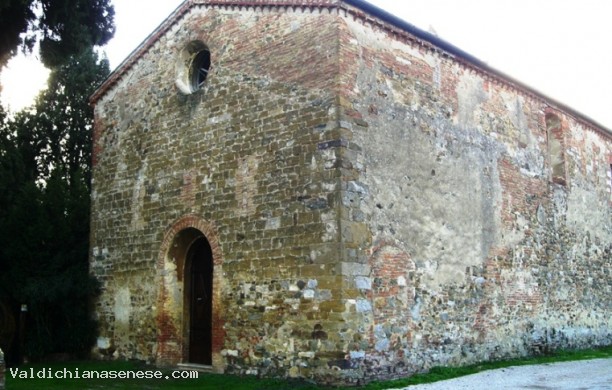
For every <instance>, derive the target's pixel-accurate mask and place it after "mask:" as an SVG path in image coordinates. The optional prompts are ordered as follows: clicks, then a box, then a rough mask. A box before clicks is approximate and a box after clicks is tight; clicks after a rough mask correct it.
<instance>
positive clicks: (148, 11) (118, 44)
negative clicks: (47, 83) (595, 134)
mask: <svg viewBox="0 0 612 390" xmlns="http://www.w3.org/2000/svg"><path fill="white" fill-rule="evenodd" d="M181 2H182V0H113V4H114V5H115V13H116V25H117V33H116V35H115V38H113V40H112V41H111V42H110V43H109V45H108V46H107V47H106V49H105V50H106V53H107V54H108V57H109V60H110V62H111V67H113V68H114V67H116V66H117V65H118V64H120V63H121V61H123V59H124V58H125V57H126V56H127V55H129V54H130V53H131V51H132V50H134V49H135V48H136V47H137V46H138V45H139V44H140V43H141V42H142V41H143V40H144V39H145V38H146V37H147V35H148V34H150V33H151V32H152V31H153V30H154V29H155V28H156V27H157V26H158V25H159V24H160V23H161V22H162V21H163V20H164V18H165V17H166V16H168V15H169V14H170V13H171V12H172V11H173V10H174V9H175V8H176V7H177V6H178V5H179V4H180V3H181ZM370 3H372V4H374V5H376V6H378V7H380V8H383V9H384V10H386V11H388V12H390V13H392V14H394V15H396V16H398V17H400V18H402V19H404V20H405V21H407V22H409V23H411V24H414V25H415V26H417V27H419V28H422V29H424V30H429V31H431V29H433V30H434V31H435V32H436V34H437V35H438V36H439V37H440V38H442V39H444V40H446V41H448V42H450V43H452V44H453V45H455V46H457V47H459V48H460V49H462V50H463V51H465V52H468V53H470V54H472V55H474V56H475V57H477V58H479V59H481V60H483V61H485V62H487V63H488V64H489V65H491V66H493V67H494V68H496V69H498V70H500V71H502V72H504V73H506V74H508V75H510V76H512V77H514V78H516V79H518V80H520V81H522V82H524V83H526V84H528V85H530V86H531V87H533V88H535V89H536V90H538V91H540V92H542V93H544V94H545V95H548V96H550V97H552V98H554V99H556V100H559V101H561V102H563V103H565V104H567V105H569V106H571V107H573V108H574V109H576V110H577V111H580V112H582V113H583V114H585V115H587V116H589V117H591V118H592V119H594V120H595V121H597V122H599V123H601V124H602V125H604V126H606V127H607V128H609V129H612V108H611V107H610V105H611V104H612V92H611V90H612V44H611V43H610V39H612V22H610V21H609V19H610V17H611V16H612V12H611V11H612V2H611V1H609V0H580V1H578V0H401V1H400V0H371V1H370ZM27 66H29V65H27ZM27 66H26V65H25V64H24V63H19V64H17V65H14V66H11V69H9V70H10V71H12V72H13V73H11V75H10V76H9V77H7V76H6V75H5V74H4V73H9V72H7V71H5V72H3V75H2V77H3V81H2V83H3V85H4V87H5V92H4V93H3V95H4V96H3V101H5V102H7V101H8V103H9V105H10V106H11V107H12V108H13V109H16V108H18V106H19V105H20V104H21V105H22V104H23V103H18V98H17V97H13V96H16V95H17V94H18V93H19V92H22V93H24V94H27V93H26V90H27V89H28V87H30V88H32V89H36V88H37V87H36V84H37V83H38V84H40V83H41V82H40V81H38V80H36V78H37V77H38V75H39V74H41V73H43V72H41V71H36V70H34V69H35V68H32V69H30V68H28V67H27ZM24 70H26V71H25V72H24ZM19 73H25V74H26V76H25V77H24V78H23V79H22V80H21V81H18V79H19V78H20V77H19V75H18V74H19ZM13 84H16V87H13ZM9 89H10V91H9ZM13 89H15V90H17V91H18V92H13ZM9 92H10V95H11V98H10V99H9V98H7V96H6V95H9ZM30 95H31V92H30Z"/></svg>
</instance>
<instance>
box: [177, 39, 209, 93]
mask: <svg viewBox="0 0 612 390" xmlns="http://www.w3.org/2000/svg"><path fill="white" fill-rule="evenodd" d="M210 65H211V61H210V50H208V47H207V46H206V45H205V44H204V43H202V42H201V41H192V42H190V43H188V44H187V45H186V46H185V47H184V48H183V50H181V52H180V53H179V56H178V58H177V62H176V86H177V87H178V89H179V90H180V91H181V93H183V94H185V95H189V94H192V93H194V92H196V91H199V90H200V89H202V87H203V86H204V84H205V83H206V79H207V78H208V73H209V72H210Z"/></svg>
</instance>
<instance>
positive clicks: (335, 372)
mask: <svg viewBox="0 0 612 390" xmlns="http://www.w3.org/2000/svg"><path fill="white" fill-rule="evenodd" d="M259 3H261V2H259ZM280 3H283V4H284V3H286V2H280ZM315 3H316V2H312V5H311V6H287V5H278V6H269V5H268V6H263V5H261V6H252V5H250V6H246V5H245V6H234V5H232V4H229V5H227V6H220V5H217V6H206V7H204V6H202V7H199V6H192V7H191V8H185V12H184V13H180V15H181V16H180V18H179V19H178V20H177V21H175V22H172V23H171V24H170V25H168V26H165V27H164V28H162V29H161V30H158V31H161V32H160V33H159V34H157V35H156V36H154V37H153V38H152V40H153V41H152V42H153V43H152V44H151V45H145V46H144V47H145V49H143V50H141V51H140V52H137V53H136V54H135V55H134V56H133V57H132V59H131V60H130V61H133V62H130V63H128V64H127V65H125V66H124V67H126V68H129V69H123V70H122V71H121V72H119V73H118V74H119V75H120V77H119V76H117V75H115V76H113V77H114V78H112V79H111V81H109V82H108V83H107V87H105V88H106V89H105V90H104V92H103V93H102V94H101V95H100V96H99V97H97V98H96V99H97V100H96V109H95V112H96V122H95V130H94V133H95V136H94V138H95V143H94V154H95V156H94V163H95V167H94V193H93V208H92V258H91V265H92V272H93V273H94V274H95V275H96V276H98V277H99V278H100V280H101V281H102V295H101V297H100V299H99V300H98V304H97V313H98V316H99V320H100V331H101V334H100V338H99V340H98V346H97V348H96V351H97V352H98V353H99V354H100V355H101V356H111V357H115V358H136V359H144V360H150V361H154V362H156V363H158V364H176V363H178V362H186V361H188V355H187V350H186V348H187V347H186V344H187V340H188V338H187V333H188V327H187V325H186V323H187V322H188V321H186V316H185V309H184V308H185V303H184V300H185V293H184V291H183V283H184V281H183V278H184V276H185V275H184V274H185V268H186V265H185V264H186V254H187V251H188V248H189V243H191V242H193V241H194V239H195V238H197V237H199V236H205V237H206V239H207V240H208V242H209V244H210V246H211V250H212V255H213V260H214V277H213V280H214V281H213V295H214V297H213V342H212V344H213V347H212V349H213V368H214V369H216V370H217V371H225V372H232V373H241V374H259V375H278V376H290V377H305V378H314V379H316V380H318V381H320V382H333V383H348V384H356V383H363V382H364V381H369V380H372V379H374V378H383V377H395V376H400V375H405V374H411V373H414V372H417V371H420V370H423V369H427V368H429V367H432V366H435V365H442V364H457V365H458V364H466V363H470V362H475V361H478V360H484V359H489V358H501V357H509V356H516V355H524V354H527V353H537V352H540V351H543V350H547V349H550V348H558V347H582V346H591V345H597V344H609V343H611V342H612V335H611V329H612V322H611V320H610V318H611V317H612V316H610V312H611V307H610V305H611V304H610V301H609V299H607V298H608V297H609V296H610V293H612V281H611V277H610V256H611V251H612V247H611V245H612V244H611V243H612V225H611V224H612V222H611V218H610V217H611V197H610V193H611V186H612V184H611V183H610V180H611V177H610V164H611V163H612V142H611V139H610V136H609V134H608V133H606V131H603V130H598V129H596V128H593V127H592V125H589V124H588V123H584V122H583V121H581V120H579V119H576V118H574V117H572V116H571V115H569V114H568V113H565V112H563V111H562V110H560V109H559V108H557V107H555V106H554V105H551V104H549V103H546V102H545V101H543V100H542V99H541V98H538V97H537V96H534V95H533V94H532V93H529V92H527V91H524V90H522V89H521V88H516V87H515V86H512V85H511V84H509V83H506V82H503V81H501V80H500V79H499V78H497V76H492V75H485V74H483V73H482V72H481V71H479V70H477V69H474V68H470V65H469V64H466V63H465V62H464V61H457V60H455V59H453V58H451V57H449V56H446V55H445V54H444V53H441V52H440V51H439V50H437V49H435V48H433V47H431V46H428V44H426V43H423V42H420V43H419V41H418V40H414V41H411V40H410V39H411V38H410V36H409V35H408V34H407V33H406V32H401V31H398V30H397V29H395V30H393V29H387V27H388V26H386V25H385V24H384V23H378V22H372V20H371V19H369V20H367V21H366V19H367V18H366V19H364V18H363V17H362V16H364V15H363V13H361V11H358V10H355V9H353V8H351V7H350V6H347V5H343V6H342V7H341V8H342V9H339V8H338V7H336V5H337V3H338V2H335V1H330V2H325V1H321V2H320V3H321V4H323V5H324V6H323V5H321V4H319V6H317V5H316V4H315ZM181 12H182V11H181ZM166 27H167V28H166ZM193 41H200V42H202V43H203V44H205V45H206V46H207V47H208V48H209V49H210V53H211V58H212V66H211V71H210V74H209V76H208V80H207V82H206V85H205V86H204V88H203V90H201V91H198V92H195V93H193V94H189V95H185V94H183V93H181V92H180V91H179V89H178V88H177V87H176V86H175V84H174V81H175V79H176V78H177V75H178V74H180V72H181V71H183V72H184V68H183V67H184V66H185V63H184V61H183V60H184V58H183V57H181V52H182V51H183V49H184V48H185V47H186V46H187V45H188V44H189V43H190V42H193ZM108 85H110V87H108Z"/></svg>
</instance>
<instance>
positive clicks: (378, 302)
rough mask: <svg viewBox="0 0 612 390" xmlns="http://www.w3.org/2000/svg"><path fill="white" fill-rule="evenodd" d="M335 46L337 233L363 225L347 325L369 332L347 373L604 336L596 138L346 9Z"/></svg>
mask: <svg viewBox="0 0 612 390" xmlns="http://www.w3.org/2000/svg"><path fill="white" fill-rule="evenodd" d="M340 41H341V42H342V46H341V55H340V63H341V64H342V67H343V69H344V72H342V75H341V77H342V79H341V86H342V88H341V89H340V91H341V97H340V104H341V110H342V121H343V122H344V123H345V127H346V128H349V129H350V130H351V142H352V144H353V151H352V152H351V151H348V150H347V154H346V160H347V164H348V165H351V166H352V167H353V169H352V170H351V172H350V174H349V176H348V177H346V178H345V183H346V184H345V185H344V186H343V190H344V193H343V199H347V200H348V201H346V202H344V203H343V205H342V207H343V209H344V210H343V211H342V212H341V213H340V214H341V215H343V216H346V219H343V220H341V227H340V229H341V230H342V229H343V225H344V224H349V225H355V224H359V225H361V228H362V229H364V230H366V231H367V234H365V235H364V239H363V240H362V241H361V242H358V243H355V244H356V245H355V248H356V250H355V252H354V253H353V254H354V258H355V262H356V263H361V264H363V267H362V268H361V269H360V271H361V273H355V274H354V276H353V279H354V282H353V283H354V286H355V290H354V291H353V294H354V296H353V297H352V298H353V299H354V302H356V305H357V310H356V311H357V313H358V314H360V315H361V316H360V318H356V319H355V321H354V322H353V323H354V324H356V325H355V326H356V327H357V324H359V326H360V328H358V329H359V330H361V331H363V332H368V333H369V334H371V335H372V337H371V339H370V341H369V343H361V344H360V345H359V344H353V345H351V346H350V348H351V350H349V351H348V354H350V356H351V357H352V359H351V362H350V364H349V365H348V366H350V367H351V370H352V374H351V375H354V376H356V377H359V376H363V377H365V378H372V377H378V378H380V377H397V376H401V375H406V374H410V373H414V372H417V371H420V370H423V369H427V368H429V367H432V366H436V365H447V364H451V365H460V364H468V363H473V362H477V361H480V360H486V359H492V358H507V357H512V356H519V355H525V354H530V353H539V352H543V351H546V350H550V349H556V348H573V347H585V346H593V345H604V344H610V343H612V322H611V321H610V318H612V317H611V315H610V314H611V309H612V307H611V306H610V301H609V299H608V297H609V295H610V292H611V291H612V278H611V275H610V262H611V256H612V255H611V253H612V222H611V221H612V219H611V218H610V216H611V207H610V205H611V202H610V200H611V197H610V188H611V186H612V183H610V179H609V170H610V166H609V164H607V161H608V160H609V156H610V154H611V153H612V140H611V137H610V136H609V135H607V136H606V135H605V132H601V131H598V130H597V129H591V128H589V127H588V126H586V125H584V124H581V123H580V122H578V121H576V120H575V119H573V118H572V117H571V116H569V115H567V114H565V113H563V112H561V111H559V110H557V109H555V108H554V107H551V106H549V105H548V104H547V103H546V102H544V101H542V100H541V99H538V98H535V97H533V96H530V95H529V94H527V93H523V92H521V91H520V90H517V89H515V88H512V87H510V86H508V85H505V84H504V83H501V82H499V81H497V80H495V79H494V78H491V77H488V76H485V75H483V74H481V73H479V72H477V71H475V70H473V69H470V68H468V67H466V66H465V65H462V64H460V63H457V62H455V61H453V60H452V59H450V58H447V57H445V56H444V55H442V54H440V53H437V52H436V51H435V50H432V49H431V48H428V47H427V46H426V45H418V44H416V43H410V41H409V40H407V39H403V38H402V36H401V34H392V33H391V30H384V29H382V28H379V26H373V25H364V23H362V21H360V20H359V19H353V18H345V19H344V24H343V25H342V27H341V37H340ZM547 114H548V115H551V114H552V115H556V116H557V117H558V119H559V123H560V125H559V126H560V127H559V128H557V129H555V130H554V131H555V132H554V133H552V135H551V136H552V137H555V142H557V144H558V145H563V150H562V152H561V155H560V157H557V161H560V162H561V163H560V164H562V165H560V166H559V167H560V168H558V169H559V170H560V172H563V171H564V172H565V177H553V174H552V167H551V159H552V158H553V157H554V156H551V155H550V154H551V150H550V148H549V147H548V142H549V141H550V142H552V140H549V138H548V137H547V128H546V123H545V117H546V115H547ZM381 259H385V260H384V261H381ZM366 380H367V379H366Z"/></svg>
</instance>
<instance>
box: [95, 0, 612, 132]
mask: <svg viewBox="0 0 612 390" xmlns="http://www.w3.org/2000/svg"><path fill="white" fill-rule="evenodd" d="M343 3H345V4H348V5H350V6H352V7H354V8H356V9H359V10H360V11H362V12H363V14H359V13H356V12H355V11H354V10H351V9H349V8H347V7H344V6H343ZM200 4H203V5H211V6H229V7H231V6H277V7H291V6H292V7H296V6H297V7H325V8H338V9H344V10H345V11H347V12H348V13H350V14H353V15H354V16H357V17H360V18H364V19H369V18H368V17H367V16H368V15H370V16H373V17H374V18H377V19H379V20H380V21H382V22H384V23H387V24H389V25H391V26H393V27H395V28H398V29H400V30H402V31H404V32H405V33H408V34H410V35H412V36H413V37H414V38H416V39H417V41H418V42H417V43H419V44H424V45H426V46H429V47H430V48H432V49H434V50H436V49H437V50H438V51H442V52H443V53H444V54H446V55H447V56H449V57H451V58H453V59H454V60H456V61H458V62H460V63H461V64H462V65H464V66H468V67H470V68H472V69H474V70H477V71H480V72H482V73H485V74H490V75H491V76H493V77H494V78H495V79H497V81H499V82H502V83H504V84H507V85H508V86H510V87H512V88H515V89H517V90H519V91H521V92H522V93H524V94H526V95H527V96H530V97H532V98H535V99H537V100H540V101H542V102H544V103H546V104H547V105H549V106H550V107H551V108H553V109H556V110H559V111H562V112H564V113H566V114H569V115H571V116H573V117H574V119H576V120H577V121H578V122H580V123H582V124H583V125H586V126H587V127H590V128H592V129H593V130H595V131H598V132H600V133H602V134H603V135H605V136H607V137H612V130H610V129H608V128H607V127H605V126H603V125H602V124H601V123H599V122H597V121H596V120H594V119H592V118H591V117H589V116H587V115H584V114H582V113H581V112H579V111H577V110H575V109H573V108H572V107H570V106H568V105H567V104H565V103H562V102H560V101H558V100H556V99H553V98H551V97H550V96H547V95H545V94H544V93H542V92H540V91H538V90H537V89H535V88H533V87H531V86H529V85H527V84H525V83H523V82H521V81H519V80H517V79H515V78H514V77H511V76H509V75H507V74H506V73H504V72H501V71H499V70H497V69H495V68H493V67H491V66H490V65H488V64H487V63H485V62H484V61H481V60H480V59H478V58H476V57H474V56H473V55H471V54H469V53H467V52H465V51H463V50H461V49H459V48H458V47H457V46H455V45H453V44H451V43H449V42H447V41H445V40H443V39H441V38H439V37H437V36H435V35H433V34H431V33H429V32H427V31H424V30H422V29H420V28H418V27H416V26H414V25H413V24H410V23H408V22H406V21H405V20H403V19H401V18H399V17H397V16H395V15H393V14H391V13H389V12H387V11H385V10H384V9H382V8H379V7H377V6H375V5H373V4H370V3H368V2H367V1H365V0H285V1H269V0H185V1H184V2H183V3H181V4H180V5H179V6H178V7H177V8H176V9H175V10H174V12H172V13H171V14H170V16H168V18H166V20H164V21H163V22H162V23H161V24H160V25H159V26H158V27H157V28H156V29H155V30H154V31H153V32H152V33H151V34H150V35H149V36H148V37H147V38H146V39H145V40H144V41H143V42H142V43H141V44H140V45H139V46H138V47H137V48H136V49H135V50H134V51H132V52H131V53H130V54H129V55H128V56H127V58H126V59H125V60H123V62H121V63H120V64H119V66H117V68H116V69H115V70H114V71H113V72H112V73H111V74H110V75H109V76H108V77H107V78H106V79H105V80H104V82H103V83H102V84H101V85H100V87H98V89H97V90H96V91H95V92H94V93H93V94H92V95H91V97H90V99H89V101H90V104H92V105H93V104H95V103H96V102H97V101H98V100H99V99H100V98H101V97H102V96H103V95H104V94H105V93H106V91H107V90H108V89H110V88H111V87H112V86H113V85H114V84H115V83H117V82H118V80H119V79H120V78H121V76H122V75H123V73H124V72H126V71H127V70H128V69H129V68H131V67H132V65H134V63H135V62H136V61H137V60H138V59H139V58H140V57H141V56H142V55H143V54H144V53H145V52H146V51H147V50H148V49H149V48H150V47H151V46H152V45H153V44H154V43H155V41H157V39H158V38H159V37H160V36H161V35H163V34H164V33H165V32H166V31H168V30H169V29H170V28H171V27H172V26H173V25H174V23H175V22H176V21H178V19H180V18H181V17H182V16H183V15H184V14H185V13H187V11H189V9H191V7H192V6H194V5H200ZM382 27H384V26H382ZM413 40H414V39H413Z"/></svg>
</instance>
